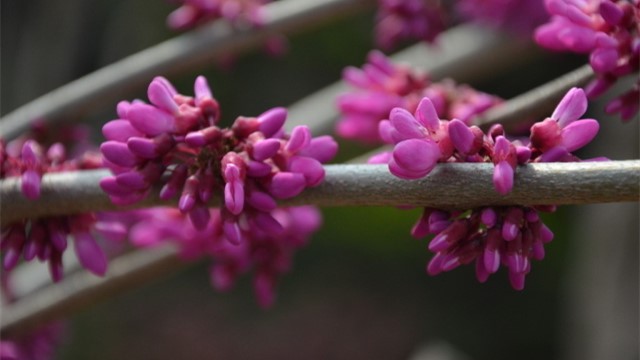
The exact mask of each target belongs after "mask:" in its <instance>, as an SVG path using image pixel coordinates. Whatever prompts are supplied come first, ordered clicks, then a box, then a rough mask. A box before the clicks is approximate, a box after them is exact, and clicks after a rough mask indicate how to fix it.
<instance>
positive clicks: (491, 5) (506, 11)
mask: <svg viewBox="0 0 640 360" xmlns="http://www.w3.org/2000/svg"><path fill="white" fill-rule="evenodd" d="M455 10H456V12H457V13H458V14H460V16H461V17H462V18H464V19H467V20H471V21H476V22H478V23H482V24H487V25H489V26H492V27H495V28H500V29H503V30H508V31H509V32H515V33H517V34H519V35H524V36H531V33H532V32H533V31H534V29H535V28H536V27H537V26H538V25H541V24H542V23H544V22H545V21H547V20H548V19H549V15H548V14H547V12H546V11H545V9H544V4H543V2H542V1H541V0H482V1H478V0H458V1H456V2H455Z"/></svg>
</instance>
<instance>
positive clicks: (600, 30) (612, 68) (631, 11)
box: [535, 0, 640, 120]
mask: <svg viewBox="0 0 640 360" xmlns="http://www.w3.org/2000/svg"><path fill="white" fill-rule="evenodd" d="M545 5H546V8H547V11H548V12H549V13H550V14H551V15H552V17H551V21H550V22H549V23H547V24H544V25H542V26H540V27H539V28H538V29H537V30H536V33H535V40H536V42H537V43H538V44H540V45H542V46H544V47H546V48H549V49H552V50H557V51H572V52H577V53H584V54H590V56H589V63H590V64H591V68H592V69H593V71H594V72H595V73H596V74H597V78H596V79H595V80H594V81H593V82H592V83H591V84H589V86H587V88H586V93H587V96H589V97H590V98H595V97H598V96H600V95H601V94H602V93H604V92H605V91H606V90H607V89H609V88H610V87H611V86H612V85H613V84H614V83H615V82H616V81H617V79H619V78H621V77H624V76H627V75H629V74H632V73H637V72H638V69H639V68H640V30H639V29H638V26H637V24H638V22H639V21H640V6H639V3H638V1H631V2H629V1H622V0H616V1H612V0H586V1H577V0H547V1H545ZM638 89H640V83H639V82H637V81H636V82H635V84H634V85H633V87H632V88H631V89H630V90H628V91H627V92H626V93H625V94H623V95H622V96H620V97H619V98H618V99H616V100H614V101H613V102H612V103H611V104H609V106H607V108H606V111H607V112H608V113H614V112H619V113H620V114H621V116H622V118H623V119H624V120H629V119H631V118H632V117H633V116H634V115H635V114H636V113H637V112H638V108H639V106H640V97H638V96H637V95H638V91H639V90H638Z"/></svg>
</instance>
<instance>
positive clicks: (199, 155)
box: [100, 77, 337, 243]
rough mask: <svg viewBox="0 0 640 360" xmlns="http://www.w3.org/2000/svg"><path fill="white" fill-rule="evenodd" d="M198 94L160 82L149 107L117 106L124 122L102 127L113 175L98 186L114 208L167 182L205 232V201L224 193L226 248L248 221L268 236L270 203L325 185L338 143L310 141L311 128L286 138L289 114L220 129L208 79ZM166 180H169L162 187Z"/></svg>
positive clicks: (165, 194)
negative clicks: (325, 165)
mask: <svg viewBox="0 0 640 360" xmlns="http://www.w3.org/2000/svg"><path fill="white" fill-rule="evenodd" d="M194 92H195V97H190V96H185V95H181V94H179V93H178V92H177V91H176V90H175V89H174V88H173V86H172V85H171V84H170V83H169V82H168V81H167V80H166V79H164V78H161V77H158V78H156V79H154V80H153V81H152V82H151V84H150V85H149V90H148V95H149V100H150V101H151V103H152V104H145V103H143V102H140V101H138V102H133V103H128V102H124V103H121V104H120V106H119V107H118V114H119V116H120V119H116V120H113V121H111V122H109V123H107V124H106V125H105V126H104V127H103V133H104V135H105V137H106V138H107V141H106V142H104V143H103V144H102V145H101V150H102V152H103V155H104V157H105V159H106V160H107V161H106V162H105V164H106V165H107V166H108V167H109V168H111V170H112V171H113V176H111V177H108V178H105V179H103V180H102V181H101V183H100V185H101V186H102V188H103V190H105V192H107V193H108V194H109V195H110V197H111V199H112V200H113V201H114V202H115V203H118V204H126V203H132V202H137V201H139V200H141V199H142V198H144V197H145V196H146V195H147V194H148V192H149V191H150V189H151V187H152V185H154V184H156V183H158V182H161V183H164V187H163V188H162V190H161V192H160V197H161V198H162V199H169V198H171V197H173V196H175V195H177V194H178V193H180V199H179V203H178V208H179V209H180V211H181V212H183V213H185V214H188V216H189V218H190V219H191V223H192V225H193V226H195V227H196V228H197V229H200V230H203V229H205V228H206V227H207V226H208V224H209V222H210V221H211V217H210V213H209V211H208V210H207V203H208V201H209V200H210V199H211V198H212V196H213V194H214V193H219V194H220V195H221V197H222V198H223V206H224V208H223V210H222V211H221V213H220V216H221V218H222V220H223V226H222V229H223V231H224V232H225V236H226V238H227V239H228V240H229V241H231V242H233V243H241V242H242V241H243V239H244V236H245V231H244V230H243V228H242V224H241V222H244V221H246V219H245V218H247V217H248V218H250V219H254V220H255V222H254V223H255V224H256V225H258V226H260V225H261V226H263V228H265V229H266V230H268V231H273V232H277V231H279V230H278V229H279V227H278V226H277V225H276V223H277V222H276V221H275V220H274V217H273V215H272V212H273V210H274V207H270V206H269V207H265V204H267V203H268V204H271V203H275V199H286V198H291V197H294V196H296V195H298V194H299V193H300V192H302V191H303V190H304V189H305V188H307V187H313V186H317V185H318V184H320V183H321V182H322V180H323V179H324V168H323V166H322V163H323V162H326V161H329V160H331V159H332V158H333V156H335V154H336V152H337V144H336V142H335V141H333V139H332V138H330V137H326V136H325V137H320V138H316V139H314V138H312V136H311V133H310V132H309V129H308V128H307V127H306V126H298V127H296V128H294V129H293V130H292V132H291V134H290V135H289V134H286V133H285V132H284V130H283V129H282V127H283V125H284V122H285V120H286V117H287V111H286V109H284V108H274V109H271V110H268V111H266V112H264V113H263V114H261V115H259V116H258V117H238V118H237V119H236V121H235V122H234V123H233V124H232V125H231V127H229V128H221V127H219V126H218V125H217V123H218V120H219V114H220V111H219V107H218V103H217V101H216V100H215V99H214V98H213V95H212V93H211V90H210V89H209V86H208V85H207V82H206V80H205V79H204V78H203V77H198V78H197V79H196V81H195V85H194ZM163 174H167V175H168V180H166V181H163V180H161V179H162V175H163ZM256 199H259V201H258V200H256ZM252 200H255V202H254V201H252Z"/></svg>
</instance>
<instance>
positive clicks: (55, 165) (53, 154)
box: [0, 139, 124, 282]
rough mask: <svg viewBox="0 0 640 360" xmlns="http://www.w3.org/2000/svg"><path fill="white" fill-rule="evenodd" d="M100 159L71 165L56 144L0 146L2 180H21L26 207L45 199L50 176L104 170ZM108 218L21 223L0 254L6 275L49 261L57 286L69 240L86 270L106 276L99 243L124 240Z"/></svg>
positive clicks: (89, 156)
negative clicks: (44, 184)
mask: <svg viewBox="0 0 640 360" xmlns="http://www.w3.org/2000/svg"><path fill="white" fill-rule="evenodd" d="M101 163H102V160H101V157H100V154H99V153H95V152H86V153H84V154H83V155H81V156H79V157H77V158H72V159H68V158H67V152H66V149H65V147H64V146H63V145H62V144H61V143H55V144H53V145H51V146H50V147H49V148H48V149H46V151H45V149H44V148H43V147H42V146H41V145H40V144H38V143H37V142H35V141H34V140H24V139H17V140H14V141H12V142H10V143H8V144H6V145H5V144H4V142H2V141H0V178H2V179H5V178H9V177H20V179H21V190H22V193H23V194H24V197H25V198H26V200H27V201H29V200H36V199H38V198H39V197H40V188H41V179H42V176H43V175H44V174H46V173H57V172H65V171H75V170H88V169H96V168H100V167H101V166H102V165H101ZM103 215H104V214H103V213H83V214H76V215H68V216H52V217H44V218H39V219H28V218H27V219H22V220H20V221H17V222H14V223H10V224H8V225H7V226H6V227H3V228H2V237H1V240H0V241H1V242H0V248H1V250H2V254H3V259H2V266H3V268H4V270H6V271H11V270H13V269H14V268H15V267H16V266H17V265H18V263H19V262H20V260H21V259H24V260H25V261H32V260H34V259H38V260H39V261H46V262H47V263H48V265H49V272H50V274H51V278H52V279H53V280H54V281H56V282H57V281H59V280H61V279H62V276H63V264H62V255H63V253H64V251H65V250H66V249H67V245H68V243H67V238H68V237H69V235H71V236H72V237H73V239H74V241H73V245H74V250H75V253H76V255H77V257H78V260H79V261H80V264H82V266H83V267H84V268H85V269H87V270H89V271H90V272H92V273H94V274H96V275H99V276H103V275H104V274H105V273H106V271H107V258H106V256H105V254H104V252H103V251H102V249H101V248H100V246H99V245H98V243H97V242H96V239H95V238H94V234H95V233H100V234H102V235H105V236H107V237H108V238H110V239H121V238H122V237H123V236H124V228H123V227H122V226H121V225H120V224H119V222H118V221H117V220H113V219H111V220H105V219H103Z"/></svg>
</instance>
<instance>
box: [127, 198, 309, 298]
mask: <svg viewBox="0 0 640 360" xmlns="http://www.w3.org/2000/svg"><path fill="white" fill-rule="evenodd" d="M209 211H210V214H211V218H212V219H213V220H212V221H211V222H210V223H209V224H208V225H207V226H206V227H205V228H204V229H202V230H198V229H196V228H194V227H193V225H192V224H191V222H190V221H189V220H188V219H187V218H186V217H185V216H184V215H183V214H181V213H180V212H179V211H178V210H175V209H171V208H154V209H149V210H142V211H137V212H136V213H137V214H136V217H137V223H135V225H133V226H132V228H131V231H130V238H131V241H132V243H133V244H134V245H136V246H139V247H150V246H155V245H157V244H160V243H163V242H172V243H175V244H176V245H178V247H179V249H180V251H181V254H182V256H183V257H184V258H185V259H188V260H190V259H196V258H200V257H210V258H211V259H212V260H213V263H212V265H211V270H210V276H211V282H212V284H213V286H214V287H215V288H216V289H218V290H220V291H227V290H229V289H231V287H232V286H233V284H234V282H235V279H236V278H237V277H238V276H239V275H241V274H243V273H246V272H249V271H251V270H253V272H254V281H253V287H254V291H255V294H256V298H257V300H258V303H259V305H260V306H262V307H269V306H270V305H272V304H273V302H274V300H275V287H276V285H277V282H278V279H279V277H280V276H281V275H282V274H284V273H286V272H288V271H289V269H290V267H291V262H292V259H293V255H294V252H295V251H296V250H297V249H299V248H300V247H302V246H304V245H305V244H306V243H307V241H308V238H309V237H310V236H311V234H312V233H313V232H315V231H316V230H317V229H318V228H319V227H320V224H321V215H320V212H319V211H318V210H317V209H316V208H315V207H312V206H301V207H292V208H278V209H275V210H274V211H273V212H272V215H273V217H274V219H276V221H277V222H278V224H280V226H281V229H280V230H279V231H278V234H274V232H272V231H269V230H265V229H263V228H260V227H250V228H247V232H246V235H245V240H246V241H243V242H242V243H239V244H233V243H232V242H230V241H229V239H228V238H227V237H226V236H225V232H224V229H223V227H224V225H223V220H222V216H221V211H220V210H219V209H210V210H209Z"/></svg>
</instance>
